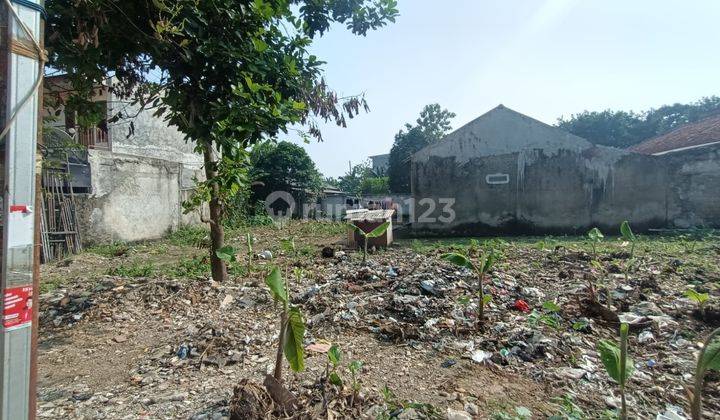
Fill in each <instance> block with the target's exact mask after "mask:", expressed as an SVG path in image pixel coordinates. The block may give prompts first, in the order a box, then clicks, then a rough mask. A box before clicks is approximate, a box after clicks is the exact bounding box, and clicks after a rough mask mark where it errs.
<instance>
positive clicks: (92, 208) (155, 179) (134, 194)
mask: <svg viewBox="0 0 720 420" xmlns="http://www.w3.org/2000/svg"><path fill="white" fill-rule="evenodd" d="M88 160H89V162H90V167H91V171H92V174H93V177H92V193H91V194H88V195H84V196H80V197H79V198H78V212H79V213H78V220H79V222H80V225H81V234H82V239H83V242H86V243H102V242H113V241H138V240H144V239H154V238H159V237H161V236H163V235H164V234H166V233H167V232H168V231H171V230H174V229H176V228H177V227H179V226H180V225H182V224H192V223H199V216H198V214H197V213H194V214H190V215H183V214H182V207H181V203H182V201H183V200H184V199H185V198H186V197H187V194H188V190H187V189H186V188H183V185H182V178H183V173H184V172H187V171H192V169H188V168H187V167H184V166H183V165H182V164H180V163H177V162H169V161H163V160H159V159H152V158H146V157H138V156H130V155H125V154H118V153H114V152H109V151H105V150H90V151H89V156H88ZM185 176H187V174H185Z"/></svg>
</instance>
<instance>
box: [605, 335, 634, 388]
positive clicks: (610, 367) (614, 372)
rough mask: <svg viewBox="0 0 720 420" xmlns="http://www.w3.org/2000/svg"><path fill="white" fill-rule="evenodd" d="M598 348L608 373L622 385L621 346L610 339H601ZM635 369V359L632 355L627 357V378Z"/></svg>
mask: <svg viewBox="0 0 720 420" xmlns="http://www.w3.org/2000/svg"><path fill="white" fill-rule="evenodd" d="M596 348H597V352H598V353H599V354H600V360H602V363H603V365H604V366H605V371H606V372H607V374H608V375H609V376H610V377H611V378H612V379H613V380H615V382H617V383H618V384H621V385H622V382H621V381H622V380H623V377H622V375H621V372H620V347H618V346H617V345H616V344H615V343H612V342H610V341H607V340H600V341H598V343H597V346H596ZM633 370H634V368H633V361H632V359H631V358H630V357H627V359H626V360H625V377H624V379H625V380H627V378H629V377H630V375H632V372H633Z"/></svg>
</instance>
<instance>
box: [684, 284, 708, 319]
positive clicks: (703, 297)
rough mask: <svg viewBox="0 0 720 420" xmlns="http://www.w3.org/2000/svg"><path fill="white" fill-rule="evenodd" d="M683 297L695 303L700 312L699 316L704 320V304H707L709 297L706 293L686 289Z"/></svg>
mask: <svg viewBox="0 0 720 420" xmlns="http://www.w3.org/2000/svg"><path fill="white" fill-rule="evenodd" d="M685 297H687V298H688V299H690V300H692V301H693V302H695V303H697V306H698V310H700V315H701V316H702V317H703V318H704V317H705V303H707V301H708V299H710V295H709V294H708V293H698V292H696V291H695V290H693V289H687V290H686V291H685Z"/></svg>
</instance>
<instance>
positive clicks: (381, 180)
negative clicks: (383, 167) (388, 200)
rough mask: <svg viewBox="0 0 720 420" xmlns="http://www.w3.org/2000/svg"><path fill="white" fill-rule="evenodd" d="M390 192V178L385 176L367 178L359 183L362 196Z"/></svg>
mask: <svg viewBox="0 0 720 420" xmlns="http://www.w3.org/2000/svg"><path fill="white" fill-rule="evenodd" d="M389 192H390V178H388V177H386V176H374V174H373V176H369V177H365V178H363V179H362V180H361V182H360V193H361V194H363V195H383V194H388V193H389Z"/></svg>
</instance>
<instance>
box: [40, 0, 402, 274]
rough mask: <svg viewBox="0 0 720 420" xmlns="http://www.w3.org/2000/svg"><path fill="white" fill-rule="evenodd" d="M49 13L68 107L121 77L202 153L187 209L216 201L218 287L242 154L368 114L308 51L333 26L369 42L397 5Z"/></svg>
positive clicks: (250, 0) (123, 86)
mask: <svg viewBox="0 0 720 420" xmlns="http://www.w3.org/2000/svg"><path fill="white" fill-rule="evenodd" d="M46 7H47V10H48V19H47V25H46V39H45V45H46V48H48V51H49V57H50V60H49V66H50V67H51V68H53V69H58V70H60V71H63V72H65V73H67V75H68V79H69V81H70V82H71V84H72V87H73V89H74V95H73V96H72V97H71V98H70V100H68V103H69V104H72V105H73V107H74V108H75V109H76V110H78V111H79V112H81V113H82V112H83V111H84V110H95V107H93V106H92V104H91V102H90V98H91V97H92V93H93V91H94V90H95V89H97V87H98V86H99V85H100V84H101V83H102V82H103V81H105V79H106V77H107V76H108V75H114V76H115V78H116V83H115V84H114V85H113V86H112V87H111V89H112V91H113V93H115V94H116V95H118V96H120V97H123V98H127V100H129V101H132V102H134V103H137V104H140V105H141V106H142V107H144V108H151V107H152V108H155V109H156V115H164V116H165V119H166V121H167V122H168V123H170V124H171V125H174V126H176V127H177V128H178V130H180V132H182V133H183V134H184V135H185V138H186V139H187V140H188V141H192V142H193V143H194V144H195V150H196V152H197V153H200V154H202V155H203V158H204V169H205V174H206V180H205V181H204V182H201V183H200V184H199V185H198V188H197V192H196V194H195V196H194V198H193V200H191V202H190V203H189V204H190V205H191V206H193V205H194V206H197V205H200V204H201V203H203V202H207V203H208V204H209V208H210V220H209V224H210V232H211V233H210V237H211V247H210V260H211V267H212V276H213V279H215V280H216V281H223V280H225V279H226V278H227V267H226V266H225V263H224V262H223V261H222V260H221V259H220V258H218V256H217V254H216V251H217V250H218V249H220V248H222V247H223V244H224V232H223V228H222V224H221V222H222V219H223V216H224V213H225V209H224V206H225V203H227V202H228V201H229V200H230V199H231V198H232V196H233V195H234V194H236V193H237V191H239V190H240V189H241V186H242V185H243V183H246V182H247V178H246V177H245V173H246V168H247V152H246V148H247V147H248V146H250V145H252V144H254V143H256V142H258V141H260V140H262V139H265V138H272V137H274V136H276V135H277V134H278V133H279V132H281V131H283V132H284V131H286V127H288V126H289V125H292V124H305V125H307V126H308V129H307V133H306V135H307V136H314V137H317V138H320V137H321V136H320V131H319V129H318V126H317V125H316V123H315V120H314V119H313V118H314V117H317V118H319V119H321V120H324V121H334V122H336V123H337V124H338V125H343V126H344V125H345V121H346V118H352V117H353V116H354V115H356V114H357V113H358V112H359V110H360V109H362V108H364V109H365V110H367V105H366V103H365V101H364V100H363V99H362V98H358V97H352V98H349V99H339V98H338V97H337V95H336V94H335V93H334V92H333V91H332V90H331V89H329V88H328V86H327V85H326V84H325V82H324V80H323V79H322V64H323V63H322V62H321V61H319V60H318V58H317V57H315V56H314V55H311V54H310V53H309V52H308V47H309V46H310V45H311V44H312V41H313V39H315V38H316V37H319V36H321V35H322V34H324V33H325V32H326V31H328V30H329V29H330V26H331V24H333V23H340V24H344V25H345V26H346V27H347V28H348V29H349V30H350V31H351V32H353V33H355V34H358V35H365V34H366V33H367V32H368V31H369V30H372V29H376V28H379V27H382V26H384V25H385V24H386V23H387V22H389V21H394V19H395V17H396V16H397V14H398V12H397V9H396V1H395V0H342V1H340V0H212V1H209V0H207V1H206V0H203V1H197V0H153V1H146V0H123V1H120V0H48V1H47V3H46ZM124 117H127V115H122V113H119V114H118V115H115V116H113V118H112V119H111V120H110V122H112V121H113V120H117V119H119V118H124ZM90 123H92V121H91V122H90Z"/></svg>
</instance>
